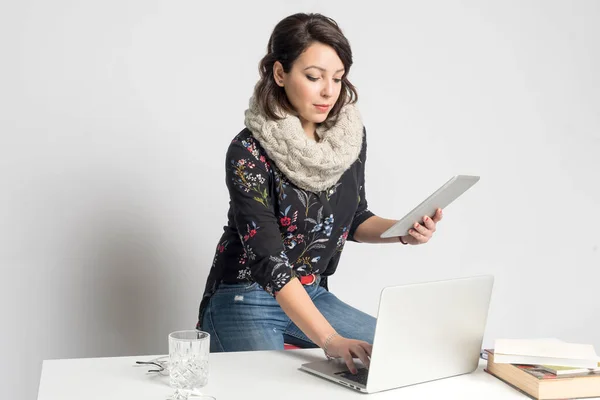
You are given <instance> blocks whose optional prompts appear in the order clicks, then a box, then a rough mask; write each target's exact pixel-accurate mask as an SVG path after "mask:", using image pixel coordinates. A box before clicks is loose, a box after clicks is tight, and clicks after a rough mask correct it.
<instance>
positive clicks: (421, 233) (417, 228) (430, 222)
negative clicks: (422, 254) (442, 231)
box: [402, 208, 442, 245]
mask: <svg viewBox="0 0 600 400" xmlns="http://www.w3.org/2000/svg"><path fill="white" fill-rule="evenodd" d="M441 219H442V209H441V208H438V209H437V211H436V212H435V215H434V216H433V218H429V217H428V216H425V217H423V223H422V224H420V223H418V222H415V224H414V225H413V227H412V228H411V229H409V231H408V235H406V236H402V240H403V241H404V242H405V243H406V244H412V245H417V244H424V243H427V242H429V240H430V239H431V237H432V236H433V233H434V232H435V229H436V227H437V223H438V222H440V221H441Z"/></svg>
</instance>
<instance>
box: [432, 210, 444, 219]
mask: <svg viewBox="0 0 600 400" xmlns="http://www.w3.org/2000/svg"><path fill="white" fill-rule="evenodd" d="M442 217H443V215H442V209H441V208H438V209H437V211H436V212H435V215H434V216H433V222H440V221H441V220H442Z"/></svg>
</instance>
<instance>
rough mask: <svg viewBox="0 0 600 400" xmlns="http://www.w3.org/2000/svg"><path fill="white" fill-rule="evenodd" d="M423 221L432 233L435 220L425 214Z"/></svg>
mask: <svg viewBox="0 0 600 400" xmlns="http://www.w3.org/2000/svg"><path fill="white" fill-rule="evenodd" d="M423 223H424V224H425V227H426V228H427V229H429V230H430V231H431V232H432V233H433V232H435V222H433V220H432V219H431V218H429V217H428V216H427V215H426V216H425V217H423Z"/></svg>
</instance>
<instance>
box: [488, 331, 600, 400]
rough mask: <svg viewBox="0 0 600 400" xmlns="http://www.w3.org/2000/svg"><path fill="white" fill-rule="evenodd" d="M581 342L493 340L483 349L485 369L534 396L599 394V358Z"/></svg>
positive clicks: (545, 399)
mask: <svg viewBox="0 0 600 400" xmlns="http://www.w3.org/2000/svg"><path fill="white" fill-rule="evenodd" d="M569 346H570V347H569ZM578 346H579V347H578ZM584 346H585V345H572V344H569V343H564V342H560V341H554V342H552V343H550V342H546V341H535V343H533V341H532V342H531V343H526V341H510V340H501V341H496V343H495V349H489V350H485V353H486V354H485V355H487V367H486V372H488V373H490V374H492V375H494V376H496V377H497V378H499V379H501V380H502V381H504V382H506V383H507V384H509V385H511V386H512V387H514V388H516V389H518V390H520V391H521V392H524V393H525V394H527V395H529V396H531V397H533V398H534V399H540V400H552V399H573V398H586V397H600V362H598V356H596V354H595V352H594V351H593V347H592V348H591V351H590V349H589V347H588V348H585V347H584Z"/></svg>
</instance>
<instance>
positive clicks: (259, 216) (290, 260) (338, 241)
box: [197, 129, 374, 329]
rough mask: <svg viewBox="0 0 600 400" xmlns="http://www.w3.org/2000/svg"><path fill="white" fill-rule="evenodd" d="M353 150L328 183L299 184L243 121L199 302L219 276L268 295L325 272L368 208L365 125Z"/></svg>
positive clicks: (324, 280) (214, 287) (228, 161)
mask: <svg viewBox="0 0 600 400" xmlns="http://www.w3.org/2000/svg"><path fill="white" fill-rule="evenodd" d="M364 135H365V136H364V139H363V145H362V149H361V152H360V155H359V158H358V159H357V160H356V161H355V162H354V163H353V164H352V165H351V167H350V168H349V169H348V170H346V172H344V174H343V175H342V176H341V178H340V180H339V181H338V182H337V183H336V184H335V185H333V186H331V187H330V188H329V189H327V190H325V191H321V192H318V193H314V192H309V191H305V190H302V189H300V188H298V187H297V186H296V185H294V184H293V183H292V182H290V181H289V180H288V179H287V178H286V176H285V175H283V173H282V172H281V171H280V170H279V169H278V168H277V166H276V165H275V163H274V162H273V161H271V160H270V159H269V157H268V156H267V155H266V153H265V151H264V149H263V148H262V147H261V146H260V144H259V143H258V141H257V140H256V139H254V137H253V136H252V133H251V132H250V130H248V129H244V130H243V131H241V132H240V133H239V134H238V135H237V136H236V137H235V138H234V139H233V141H232V142H231V145H230V146H229V149H228V151H227V156H226V182H227V188H228V190H229V196H230V202H229V212H228V223H227V226H225V227H224V232H223V235H222V236H221V239H220V241H219V243H218V245H217V249H216V253H215V256H214V259H213V263H212V267H211V270H210V273H209V276H208V279H207V282H206V287H205V291H204V295H203V298H202V302H201V304H200V310H199V316H198V317H199V320H198V325H197V328H198V329H200V328H201V323H202V317H203V314H204V309H205V308H206V305H207V304H208V301H209V299H210V297H211V296H212V294H213V293H214V292H215V291H216V290H217V288H218V286H219V284H220V283H239V282H257V283H258V284H259V285H260V286H261V287H262V288H263V289H265V290H266V291H267V292H268V293H270V294H271V295H275V293H276V292H277V291H279V290H280V289H281V288H283V286H284V285H285V284H286V283H288V282H289V281H290V280H291V279H292V278H293V277H295V276H302V275H309V274H317V275H321V277H322V279H321V283H320V285H321V286H323V287H325V288H326V289H327V277H328V276H330V275H332V274H333V273H334V272H335V270H336V268H337V265H338V262H339V260H340V255H341V252H342V249H343V248H344V244H345V242H346V240H354V239H353V234H354V232H355V231H356V228H357V227H358V226H359V225H360V224H361V223H362V222H364V221H365V220H366V219H367V218H369V217H371V216H373V215H374V214H373V213H372V212H370V211H369V210H368V209H367V200H366V198H365V184H364V180H365V179H364V176H365V174H364V172H365V169H364V166H365V161H366V150H367V140H366V130H364Z"/></svg>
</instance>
